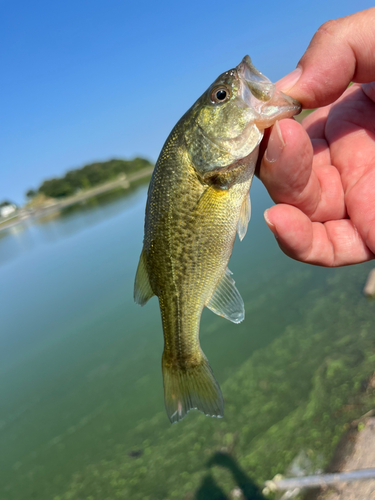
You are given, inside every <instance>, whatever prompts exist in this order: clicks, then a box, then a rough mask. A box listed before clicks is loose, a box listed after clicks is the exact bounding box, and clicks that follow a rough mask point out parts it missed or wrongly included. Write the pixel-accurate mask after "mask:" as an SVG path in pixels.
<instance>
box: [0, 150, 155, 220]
mask: <svg viewBox="0 0 375 500" xmlns="http://www.w3.org/2000/svg"><path fill="white" fill-rule="evenodd" d="M153 168H154V166H153V164H152V163H151V162H150V161H149V160H146V159H145V158H134V159H132V160H124V159H118V158H114V159H111V160H108V161H104V162H95V163H90V164H88V165H84V166H83V167H82V168H77V169H73V170H69V171H68V172H66V174H64V175H63V176H62V177H56V178H51V179H47V180H45V181H44V182H42V184H41V185H40V186H39V187H38V188H37V189H29V190H28V191H27V192H26V199H27V202H26V204H25V205H24V206H23V207H17V206H16V205H15V204H14V203H11V202H10V201H6V202H3V204H0V207H1V206H3V205H4V210H3V212H4V214H3V212H1V213H0V230H2V229H8V228H9V227H12V226H14V225H16V224H19V223H20V222H22V221H24V220H25V219H28V218H30V217H40V216H43V215H46V214H49V213H51V212H54V211H58V210H61V209H62V208H65V207H68V206H70V205H74V204H75V203H78V202H82V201H84V200H86V199H88V198H91V197H93V196H97V195H100V194H102V193H105V192H107V191H112V190H114V189H118V188H122V189H127V188H129V186H130V184H131V183H132V182H134V181H138V180H139V179H142V178H147V177H149V176H150V175H151V173H152V171H153ZM9 207H11V209H10V208H9Z"/></svg>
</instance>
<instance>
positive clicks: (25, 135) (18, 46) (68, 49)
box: [0, 0, 373, 203]
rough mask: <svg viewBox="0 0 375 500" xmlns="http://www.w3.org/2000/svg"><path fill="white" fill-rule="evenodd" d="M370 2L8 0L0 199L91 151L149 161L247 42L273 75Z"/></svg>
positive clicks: (0, 20) (19, 194) (4, 0)
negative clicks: (331, 23)
mask: <svg viewBox="0 0 375 500" xmlns="http://www.w3.org/2000/svg"><path fill="white" fill-rule="evenodd" d="M372 5H373V1H371V0H368V1H364V0H363V1H362V0H358V1H357V2H355V4H354V3H353V2H349V1H346V0H329V1H327V0H324V1H323V0H315V1H314V2H300V1H288V0H285V1H283V2H280V1H274V0H268V1H263V2H255V1H242V0H237V1H223V0H217V1H213V2H205V1H204V0H202V1H200V2H198V1H196V0H190V1H189V2H178V1H174V2H165V1H161V2H160V1H159V2H149V1H142V0H140V1H137V2H130V1H119V0H105V1H104V0H100V1H99V0H90V1H89V0H86V1H82V0H74V1H73V0H64V1H58V0H57V1H51V0H48V1H39V0H35V1H33V2H30V1H29V0H28V1H26V0H0V61H1V70H2V71H1V77H0V81H1V84H0V88H1V107H0V201H1V200H3V199H5V198H6V199H11V200H14V201H15V202H16V203H23V202H24V193H25V192H26V190H27V189H29V188H36V187H38V186H39V184H40V183H41V181H42V180H44V179H46V178H49V177H54V176H59V175H62V174H63V173H64V172H65V171H66V170H69V169H71V168H77V167H79V166H82V165H84V164H86V163H88V162H91V161H95V160H106V159H109V158H113V157H122V158H131V157H134V156H144V157H146V158H149V159H150V160H152V161H155V160H156V159H157V156H158V154H159V151H160V149H161V147H162V145H163V143H164V140H165V139H166V137H167V135H168V133H169V132H170V130H171V128H172V127H173V125H174V124H175V123H176V121H177V120H178V119H179V118H180V116H181V115H182V114H183V113H184V112H185V111H186V110H187V109H188V108H189V107H190V106H191V104H193V102H194V101H195V100H196V99H197V98H198V97H199V96H200V95H201V94H202V92H203V91H204V90H205V89H206V88H207V87H208V86H209V85H210V84H211V82H212V81H213V80H214V79H215V78H216V77H217V76H218V75H219V74H220V73H222V72H223V71H225V70H227V69H230V68H231V67H233V66H235V65H237V64H238V63H239V61H240V60H241V59H242V57H243V56H244V55H245V54H246V53H248V54H249V55H250V56H251V58H252V59H253V62H254V64H255V66H256V67H258V69H260V70H261V71H262V72H263V73H264V74H266V75H267V76H268V77H269V78H271V80H277V79H279V78H281V77H282V76H283V75H285V74H286V73H288V72H289V71H291V70H292V69H293V68H294V67H295V65H296V64H297V62H298V60H299V58H300V57H301V55H302V54H303V51H304V50H305V48H306V47H307V45H308V43H309V41H310V39H311V37H312V35H313V34H314V32H315V31H316V29H317V28H318V27H319V26H320V25H321V24H322V23H323V22H324V21H326V20H328V19H332V18H337V17H341V16H345V15H348V14H351V13H353V12H356V11H359V10H363V9H366V8H369V7H371V6H372Z"/></svg>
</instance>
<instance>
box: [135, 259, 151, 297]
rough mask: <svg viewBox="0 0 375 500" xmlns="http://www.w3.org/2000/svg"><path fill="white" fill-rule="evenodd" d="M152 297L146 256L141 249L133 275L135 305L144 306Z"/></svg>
mask: <svg viewBox="0 0 375 500" xmlns="http://www.w3.org/2000/svg"><path fill="white" fill-rule="evenodd" d="M153 295H154V292H153V291H152V288H151V285H150V280H149V277H148V273H147V268H146V255H145V251H144V249H142V253H141V256H140V258H139V264H138V269H137V274H136V275H135V282H134V300H135V302H136V303H137V304H139V305H141V306H144V305H145V304H146V302H147V301H148V300H149V299H151V297H152V296H153Z"/></svg>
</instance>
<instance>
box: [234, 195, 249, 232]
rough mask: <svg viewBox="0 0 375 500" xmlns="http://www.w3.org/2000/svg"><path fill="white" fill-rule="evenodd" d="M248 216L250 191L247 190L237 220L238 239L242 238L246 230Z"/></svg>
mask: <svg viewBox="0 0 375 500" xmlns="http://www.w3.org/2000/svg"><path fill="white" fill-rule="evenodd" d="M250 217H251V204H250V192H248V193H247V196H246V197H245V199H244V201H243V203H242V206H241V211H240V218H239V219H238V222H237V233H238V237H239V238H240V241H242V240H243V239H244V236H245V234H246V231H247V226H248V224H249V221H250Z"/></svg>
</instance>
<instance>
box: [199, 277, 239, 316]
mask: <svg viewBox="0 0 375 500" xmlns="http://www.w3.org/2000/svg"><path fill="white" fill-rule="evenodd" d="M231 274H232V273H231V272H230V271H229V269H228V268H227V269H226V271H225V273H224V276H223V277H222V278H221V280H220V281H219V283H218V285H217V287H216V289H215V291H214V293H213V295H212V297H211V299H210V301H209V302H208V304H207V307H208V309H211V311H212V312H214V313H215V314H218V315H219V316H223V317H224V318H227V319H229V321H232V322H233V323H241V321H243V319H244V317H245V306H244V303H243V300H242V297H241V295H240V293H239V291H238V290H237V288H236V287H235V285H234V279H233V278H232V277H231Z"/></svg>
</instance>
